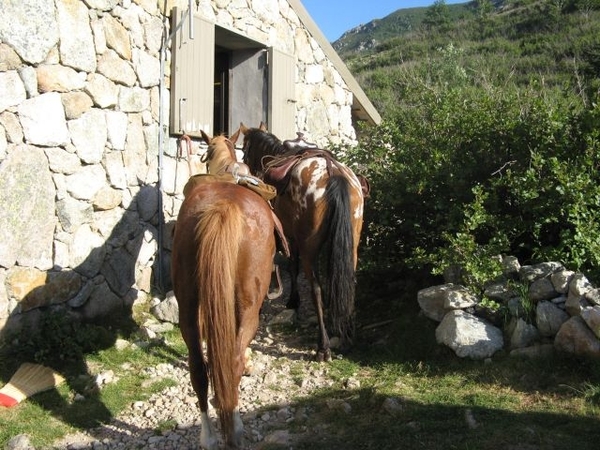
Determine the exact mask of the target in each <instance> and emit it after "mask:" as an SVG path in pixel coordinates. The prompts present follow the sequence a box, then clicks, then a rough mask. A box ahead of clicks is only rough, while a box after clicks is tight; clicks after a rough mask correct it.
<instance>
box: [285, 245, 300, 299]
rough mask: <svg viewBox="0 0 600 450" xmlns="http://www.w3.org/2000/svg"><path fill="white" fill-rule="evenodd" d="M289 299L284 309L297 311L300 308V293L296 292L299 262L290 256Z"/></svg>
mask: <svg viewBox="0 0 600 450" xmlns="http://www.w3.org/2000/svg"><path fill="white" fill-rule="evenodd" d="M289 261H290V263H289V267H290V298H289V299H288V301H287V303H286V305H285V307H286V308H287V309H295V310H297V309H298V308H299V307H300V292H299V290H298V274H299V272H300V270H299V262H298V257H297V256H292V257H291V258H290V260H289Z"/></svg>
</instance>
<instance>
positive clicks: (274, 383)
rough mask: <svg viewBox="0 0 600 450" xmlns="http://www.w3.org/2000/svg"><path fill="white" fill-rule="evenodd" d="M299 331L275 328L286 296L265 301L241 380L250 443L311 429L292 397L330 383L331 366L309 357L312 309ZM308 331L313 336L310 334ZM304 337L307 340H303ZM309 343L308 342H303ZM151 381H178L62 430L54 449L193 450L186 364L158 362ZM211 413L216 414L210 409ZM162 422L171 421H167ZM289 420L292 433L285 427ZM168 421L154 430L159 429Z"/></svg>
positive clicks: (196, 428) (281, 443) (192, 401)
mask: <svg viewBox="0 0 600 450" xmlns="http://www.w3.org/2000/svg"><path fill="white" fill-rule="evenodd" d="M299 313H300V314H299V315H300V318H302V317H303V316H304V320H302V321H301V323H305V324H306V325H305V326H304V327H303V330H304V332H300V333H298V334H294V333H291V332H288V333H280V332H275V331H273V330H275V329H276V325H275V323H276V322H277V321H278V320H281V319H283V320H284V321H285V320H286V318H288V316H289V311H286V310H285V309H284V307H283V301H282V300H277V301H273V302H265V306H264V307H263V310H262V312H261V324H260V327H259V331H258V334H257V336H256V338H255V339H254V341H253V342H252V344H251V346H250V347H251V349H252V359H251V361H252V364H253V372H252V374H251V375H250V376H245V377H243V379H242V382H241V384H240V395H241V401H240V412H241V414H242V420H243V422H244V431H245V444H246V448H247V449H261V448H263V447H264V446H266V445H267V444H270V445H273V444H275V445H277V446H278V447H279V448H292V446H293V442H294V440H296V439H298V438H302V437H303V435H304V437H306V434H307V433H309V430H308V429H307V427H306V426H304V425H303V423H304V422H305V421H306V420H307V418H308V417H309V415H310V414H311V412H312V409H311V408H310V407H301V406H296V404H297V403H296V402H295V400H296V399H297V398H298V397H302V396H305V395H308V394H310V393H311V392H313V391H314V390H315V389H316V388H318V387H324V386H328V385H331V384H332V381H330V379H329V377H328V376H327V370H328V366H327V365H326V364H317V363H315V362H313V357H314V350H313V345H312V344H311V343H312V342H314V341H313V340H314V339H315V338H316V334H315V332H314V331H313V330H314V326H312V325H309V324H310V322H311V321H310V311H304V312H303V311H302V309H301V310H300V312H299ZM308 335H310V336H309V337H308ZM307 338H308V340H307ZM307 342H308V344H307ZM146 370H147V371H148V375H149V376H150V379H151V380H156V379H159V378H163V377H169V378H172V379H175V380H176V381H177V386H175V387H169V388H167V389H165V390H164V391H162V392H160V393H158V394H154V395H153V396H152V397H151V398H150V399H149V400H148V401H144V402H136V403H135V404H133V405H130V407H129V408H128V409H126V410H125V411H123V412H122V414H120V415H119V416H118V417H116V418H114V419H113V420H112V421H111V423H110V424H107V425H104V426H101V427H98V428H95V429H91V430H86V431H85V432H79V433H77V434H73V435H69V436H66V437H65V438H64V439H61V440H60V441H59V442H56V443H55V446H54V448H55V449H63V450H79V449H97V450H104V449H106V450H108V449H138V448H139V449H142V448H143V449H161V450H171V449H173V450H175V449H177V450H185V449H198V448H199V437H200V414H199V413H200V411H199V408H198V406H197V399H196V395H195V393H194V391H193V389H192V386H191V383H190V381H189V374H188V369H187V363H186V362H185V361H182V362H181V364H179V365H177V366H174V365H171V364H161V365H159V366H157V367H149V368H147V369H146ZM210 414H211V417H212V418H213V419H214V418H215V417H216V414H215V411H214V410H212V409H211V411H210ZM165 424H169V426H168V427H166V426H165ZM291 424H293V425H294V432H293V434H292V433H291V432H289V431H288V430H289V428H290V425H291ZM163 428H168V429H167V430H165V431H163V432H162V433H161V432H157V431H156V430H158V429H163Z"/></svg>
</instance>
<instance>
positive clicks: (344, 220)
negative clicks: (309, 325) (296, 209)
mask: <svg viewBox="0 0 600 450" xmlns="http://www.w3.org/2000/svg"><path fill="white" fill-rule="evenodd" d="M325 198H326V202H327V213H326V214H327V216H326V222H325V223H326V224H327V227H328V228H327V232H328V239H327V241H328V246H327V248H328V250H327V280H328V281H327V289H326V297H325V299H326V303H327V304H328V305H329V315H330V319H331V326H332V331H333V333H335V334H337V335H339V336H340V340H341V343H342V345H346V344H348V345H349V344H350V343H351V342H352V337H353V335H354V294H355V273H354V235H353V232H352V211H351V207H350V183H349V182H348V180H347V178H345V177H344V176H342V175H335V176H332V177H330V178H329V180H328V182H327V187H326V189H325Z"/></svg>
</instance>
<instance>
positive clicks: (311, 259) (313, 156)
mask: <svg viewBox="0 0 600 450" xmlns="http://www.w3.org/2000/svg"><path fill="white" fill-rule="evenodd" d="M240 131H241V133H242V134H243V135H244V148H243V150H244V162H245V163H246V164H248V166H249V167H250V171H251V172H252V173H253V174H256V175H259V176H262V177H263V179H264V181H265V182H267V183H269V184H273V185H275V186H277V197H276V198H275V200H274V201H273V203H274V204H273V207H274V209H275V214H276V215H277V217H278V218H279V220H280V221H281V223H282V225H283V231H284V233H285V236H286V237H287V239H288V242H289V244H290V252H291V264H290V266H291V280H292V290H291V294H290V300H289V302H288V307H290V308H298V305H299V300H300V298H299V293H298V285H297V275H298V272H299V268H300V264H301V266H302V270H303V272H304V275H305V277H306V279H307V280H308V282H309V283H310V286H311V294H312V299H313V302H314V304H315V308H316V312H317V317H318V322H319V339H318V349H317V360H319V361H327V360H330V359H331V350H330V341H329V336H328V334H327V329H326V325H325V317H324V312H323V305H326V306H328V313H329V318H328V319H329V323H330V325H331V331H332V332H333V333H334V334H335V335H337V336H339V339H340V347H341V348H342V349H344V348H347V347H348V346H349V345H350V344H351V342H352V337H353V333H354V296H355V271H356V264H357V259H358V257H357V249H358V242H359V239H360V232H361V229H362V222H363V206H364V195H366V193H368V192H365V191H364V190H363V187H362V186H361V185H363V183H362V182H361V181H362V180H361V179H359V178H358V177H357V176H356V175H355V174H354V173H353V172H352V171H351V170H350V169H349V168H348V167H347V166H345V165H344V164H342V163H341V162H339V161H336V160H335V158H334V157H333V155H332V154H331V153H330V152H329V151H327V150H321V149H313V148H310V147H313V146H312V145H310V144H307V143H305V142H304V141H301V140H300V141H295V142H294V141H286V143H292V144H293V145H292V146H286V145H284V143H282V142H281V141H280V140H279V139H278V138H277V137H276V136H274V135H273V134H271V133H269V132H268V131H267V130H266V127H264V125H263V124H261V126H260V127H259V128H247V127H245V126H244V124H242V125H241V128H240ZM284 154H286V155H284ZM282 155H283V156H282ZM265 159H269V160H270V163H269V165H268V167H264V166H263V164H262V163H263V161H264V160H265ZM284 162H287V163H286V164H283V165H282V163H284ZM286 167H287V170H286ZM282 172H286V173H287V175H286V176H285V177H284V178H281V173H282ZM275 173H280V175H279V176H276V175H275ZM363 180H364V179H363ZM367 185H368V184H366V183H365V184H364V186H367ZM321 254H322V256H324V262H325V266H326V267H325V269H326V270H325V281H326V283H325V284H324V287H325V289H324V295H323V293H322V289H321V280H320V276H319V259H320V256H321Z"/></svg>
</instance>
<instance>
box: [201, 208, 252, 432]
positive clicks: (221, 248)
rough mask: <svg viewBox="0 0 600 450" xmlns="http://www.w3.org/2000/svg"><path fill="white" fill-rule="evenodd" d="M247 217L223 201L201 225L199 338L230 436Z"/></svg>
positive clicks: (221, 416) (207, 214)
mask: <svg viewBox="0 0 600 450" xmlns="http://www.w3.org/2000/svg"><path fill="white" fill-rule="evenodd" d="M242 219H243V215H242V212H241V210H240V209H239V207H238V206H237V204H235V203H232V202H229V201H227V200H218V201H216V202H214V203H213V204H212V205H210V206H209V207H208V208H207V209H206V210H205V211H203V213H202V216H201V218H200V220H199V222H198V225H197V227H196V242H197V243H198V253H197V267H198V272H197V274H196V276H197V282H198V299H199V304H200V312H199V322H200V338H201V342H202V341H205V342H206V350H207V357H208V370H209V376H210V381H211V384H212V386H213V390H214V393H215V400H216V407H217V409H218V413H219V419H220V420H221V426H222V428H223V431H224V432H225V435H226V436H227V435H229V434H230V432H231V430H232V429H233V414H232V412H233V410H234V409H235V407H236V405H237V396H238V394H237V383H236V381H235V368H236V364H235V357H236V354H237V351H236V306H235V290H234V287H235V273H236V267H237V254H238V248H239V242H240V241H241V239H242V237H243V232H242V225H243V222H242Z"/></svg>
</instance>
